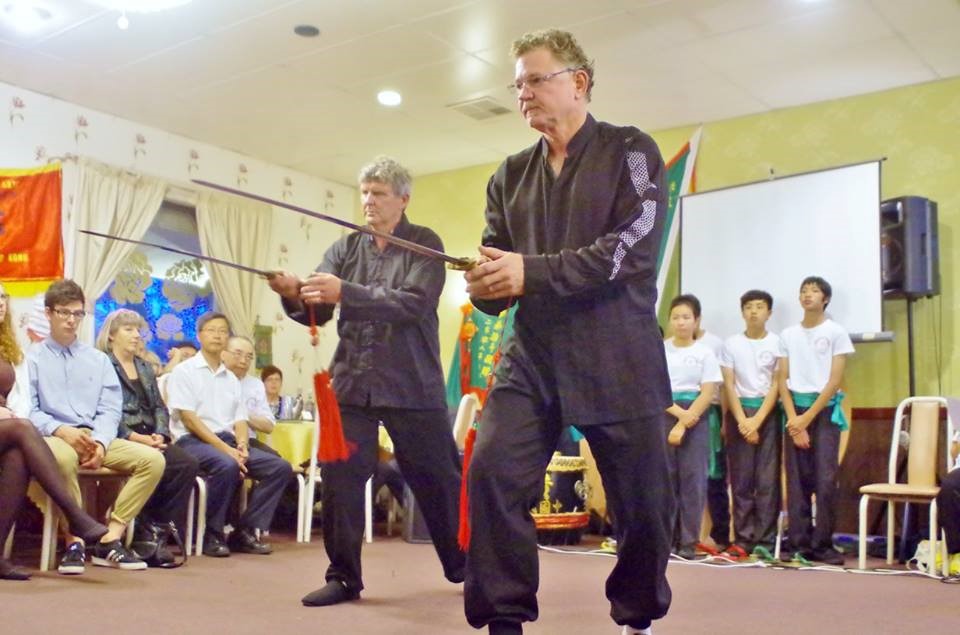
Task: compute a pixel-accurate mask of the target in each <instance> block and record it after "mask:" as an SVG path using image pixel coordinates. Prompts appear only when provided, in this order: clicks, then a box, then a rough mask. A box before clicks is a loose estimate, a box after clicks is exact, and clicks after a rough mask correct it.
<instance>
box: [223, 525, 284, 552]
mask: <svg viewBox="0 0 960 635" xmlns="http://www.w3.org/2000/svg"><path fill="white" fill-rule="evenodd" d="M230 549H232V550H233V551H239V552H240V553H255V554H257V555H260V556H266V555H269V554H271V553H273V547H271V546H270V545H268V544H267V543H265V542H260V539H259V538H257V535H256V534H255V533H253V531H251V530H250V529H237V530H235V531H234V532H233V533H232V534H230Z"/></svg>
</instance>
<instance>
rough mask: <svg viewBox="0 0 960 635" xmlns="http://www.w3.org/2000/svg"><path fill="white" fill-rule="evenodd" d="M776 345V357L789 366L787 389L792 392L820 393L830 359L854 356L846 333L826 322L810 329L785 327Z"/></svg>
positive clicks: (825, 383) (830, 364) (826, 376)
mask: <svg viewBox="0 0 960 635" xmlns="http://www.w3.org/2000/svg"><path fill="white" fill-rule="evenodd" d="M780 341H781V343H782V350H781V352H780V357H786V358H787V359H788V361H789V365H790V376H789V377H788V378H787V387H788V388H789V389H790V390H792V391H794V392H801V393H809V392H820V391H821V390H823V388H824V386H826V385H827V382H828V381H830V367H831V366H832V364H833V358H834V357H836V356H837V355H850V354H852V353H854V352H855V350H854V348H853V342H852V341H850V336H849V335H848V334H847V332H846V330H844V328H843V327H842V326H840V325H839V324H837V323H836V322H834V321H833V320H831V319H829V318H828V319H826V320H825V321H824V322H823V323H821V324H818V325H817V326H815V327H813V328H812V329H807V328H803V326H802V325H800V324H795V325H793V326H788V327H787V328H785V329H783V332H782V333H781V334H780Z"/></svg>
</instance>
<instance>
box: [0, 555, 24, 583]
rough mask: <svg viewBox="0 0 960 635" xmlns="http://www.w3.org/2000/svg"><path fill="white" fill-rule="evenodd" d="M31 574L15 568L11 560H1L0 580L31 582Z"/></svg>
mask: <svg viewBox="0 0 960 635" xmlns="http://www.w3.org/2000/svg"><path fill="white" fill-rule="evenodd" d="M29 579H30V574H29V573H27V572H26V571H24V570H23V569H21V568H20V567H15V566H13V564H12V563H11V562H10V561H9V560H4V559H3V558H0V580H29Z"/></svg>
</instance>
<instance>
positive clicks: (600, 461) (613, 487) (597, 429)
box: [464, 386, 676, 628]
mask: <svg viewBox="0 0 960 635" xmlns="http://www.w3.org/2000/svg"><path fill="white" fill-rule="evenodd" d="M665 417H666V415H665V414H656V415H653V416H649V417H643V418H639V419H634V420H630V421H624V422H621V423H615V424H608V425H589V426H582V427H578V429H579V430H580V431H581V432H582V433H583V435H584V436H585V437H586V438H587V442H588V443H589V444H590V447H591V450H592V451H593V455H594V457H596V460H597V467H598V468H599V470H600V475H601V477H602V478H603V485H604V489H605V490H606V493H607V502H608V504H609V505H610V508H611V510H612V511H613V514H614V516H615V517H616V518H617V527H618V541H619V552H618V554H617V563H616V564H615V565H614V567H613V571H612V572H611V573H610V576H609V577H608V578H607V584H606V595H607V599H609V600H610V604H611V611H610V613H611V616H612V617H613V619H614V621H615V622H617V623H618V624H629V625H631V626H635V627H644V626H646V625H647V624H649V621H650V620H653V619H657V618H660V617H663V616H664V615H665V614H666V613H667V609H668V608H669V606H670V586H669V585H668V584H667V579H666V568H667V560H668V559H669V557H670V538H671V534H672V529H673V527H672V524H671V521H672V519H673V515H674V510H675V509H676V507H675V502H674V498H673V492H672V485H671V483H670V477H669V475H668V471H667V452H666V439H665V435H664V432H663V431H664V426H665V423H664V421H665ZM561 431H562V427H561V424H560V421H559V417H558V416H556V413H547V412H544V408H543V407H542V404H540V403H538V402H537V401H536V400H535V399H534V398H533V397H531V396H530V395H529V394H525V393H524V392H521V391H518V390H516V389H512V388H509V387H505V386H500V387H494V389H493V391H491V393H490V395H489V397H488V398H487V402H486V404H485V406H484V409H483V416H482V420H481V422H480V428H479V431H478V435H477V443H476V447H475V449H474V454H473V460H472V462H471V464H470V467H469V473H468V480H469V492H470V524H471V531H472V534H471V538H470V548H469V550H468V552H467V577H466V585H465V586H464V603H465V611H466V616H467V621H468V622H470V624H471V625H472V626H474V627H475V628H481V627H483V626H484V625H486V624H489V623H490V622H492V621H511V622H525V621H532V620H535V619H536V618H537V614H538V608H537V595H536V594H537V587H538V585H539V564H538V561H537V534H536V528H535V526H534V524H533V520H532V519H531V517H530V509H531V507H532V506H533V504H534V503H535V501H536V500H538V499H539V497H540V495H541V494H542V492H543V483H544V473H545V471H546V468H547V464H548V463H549V461H550V456H551V454H552V453H553V450H554V448H556V447H557V441H558V439H559V437H560V433H561Z"/></svg>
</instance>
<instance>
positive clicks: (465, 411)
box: [453, 393, 480, 452]
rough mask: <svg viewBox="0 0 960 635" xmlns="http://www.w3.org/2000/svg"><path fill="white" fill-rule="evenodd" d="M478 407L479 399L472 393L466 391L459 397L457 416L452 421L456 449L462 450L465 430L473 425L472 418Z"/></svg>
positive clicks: (465, 436) (465, 434)
mask: <svg viewBox="0 0 960 635" xmlns="http://www.w3.org/2000/svg"><path fill="white" fill-rule="evenodd" d="M479 407H480V400H479V399H477V396H476V395H474V394H473V393H467V394H466V395H464V396H463V397H461V398H460V406H459V407H458V408H457V418H456V419H454V421H453V438H454V440H455V441H456V442H457V449H458V450H460V451H461V452H462V451H463V443H464V440H465V439H466V438H467V432H468V431H469V430H470V426H471V425H473V418H474V416H476V413H477V408H479Z"/></svg>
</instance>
